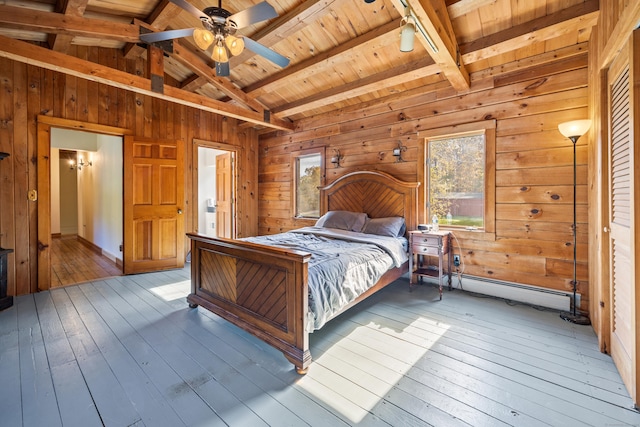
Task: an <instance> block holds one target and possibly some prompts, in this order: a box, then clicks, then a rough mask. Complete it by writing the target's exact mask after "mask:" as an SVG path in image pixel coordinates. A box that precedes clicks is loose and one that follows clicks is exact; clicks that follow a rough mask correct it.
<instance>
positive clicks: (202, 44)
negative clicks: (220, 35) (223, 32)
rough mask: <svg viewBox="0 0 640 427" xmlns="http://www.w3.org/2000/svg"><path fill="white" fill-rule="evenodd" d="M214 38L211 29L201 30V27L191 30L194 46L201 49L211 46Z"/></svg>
mask: <svg viewBox="0 0 640 427" xmlns="http://www.w3.org/2000/svg"><path fill="white" fill-rule="evenodd" d="M214 40H215V38H214V36H213V34H211V31H207V30H203V29H201V28H196V29H195V30H193V41H194V42H195V43H196V46H198V47H199V48H200V49H202V50H207V49H209V46H211V44H212V43H213V41H214Z"/></svg>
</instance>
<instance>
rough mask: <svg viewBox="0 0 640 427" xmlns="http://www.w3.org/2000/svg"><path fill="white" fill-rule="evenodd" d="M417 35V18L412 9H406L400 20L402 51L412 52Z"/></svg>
mask: <svg viewBox="0 0 640 427" xmlns="http://www.w3.org/2000/svg"><path fill="white" fill-rule="evenodd" d="M415 35H416V18H414V17H413V15H412V14H411V9H409V8H408V7H406V8H405V9H404V17H403V18H402V21H400V52H411V51H412V50H413V43H414V41H415Z"/></svg>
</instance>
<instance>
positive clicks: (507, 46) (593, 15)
mask: <svg viewBox="0 0 640 427" xmlns="http://www.w3.org/2000/svg"><path fill="white" fill-rule="evenodd" d="M594 3H595V6H596V8H597V3H598V2H597V0H591V1H589V2H588V3H581V4H580V5H578V6H575V7H573V8H568V9H565V10H563V11H560V12H557V13H556V14H555V15H553V16H552V17H551V16H550V17H544V18H540V19H536V20H534V21H531V22H529V23H525V24H522V25H519V26H517V27H514V28H515V29H516V31H512V30H511V29H510V30H505V31H501V32H499V33H496V34H492V35H490V36H487V37H483V38H481V39H478V40H477V41H474V42H472V43H467V44H465V45H461V46H460V50H461V52H462V58H463V60H464V62H465V63H466V64H471V63H474V62H477V61H480V60H483V59H487V58H490V57H493V56H496V55H500V54H503V53H505V52H510V51H513V50H516V49H518V48H521V47H525V46H527V45H530V44H531V41H532V40H535V41H539V42H541V41H544V40H549V39H552V38H555V37H558V36H562V35H564V34H571V33H575V32H576V31H577V30H579V29H581V28H588V27H590V26H592V25H595V23H596V20H597V13H598V12H597V10H596V11H594V10H593V8H594ZM496 43H498V44H499V47H498V48H494V44H496ZM470 49H475V50H470ZM436 68H437V67H436ZM436 68H434V67H428V68H425V72H427V70H428V72H430V73H434V72H438V71H439V70H437V69H436ZM376 76H377V78H379V79H380V80H379V82H378V83H377V84H376V83H375V78H376V77H375V76H371V77H370V78H369V79H368V80H366V81H365V80H364V79H361V80H358V81H356V82H352V83H349V84H347V85H344V86H341V87H338V88H336V89H332V90H330V91H326V92H323V93H319V94H317V95H315V96H313V97H308V98H305V99H303V100H299V101H296V102H292V103H289V104H287V105H283V106H280V107H278V108H274V109H273V111H274V112H275V113H278V114H279V115H281V116H288V115H292V114H294V113H301V112H304V111H308V110H311V109H313V108H319V107H322V106H324V105H329V104H330V103H332V102H334V101H336V98H335V93H336V91H338V92H337V93H339V91H346V92H345V93H344V94H343V97H342V99H344V98H348V97H349V96H358V95H362V94H364V93H367V92H369V91H373V90H377V89H378V88H380V87H385V86H386V85H388V84H392V83H390V82H388V81H387V80H386V78H387V76H385V75H384V73H380V74H377V75H376ZM424 76H426V74H423V75H422V77H424ZM398 77H402V76H398ZM396 84H399V83H396ZM358 85H362V86H363V87H362V88H360V87H358ZM247 92H248V93H250V94H253V92H251V91H247ZM323 97H324V98H323Z"/></svg>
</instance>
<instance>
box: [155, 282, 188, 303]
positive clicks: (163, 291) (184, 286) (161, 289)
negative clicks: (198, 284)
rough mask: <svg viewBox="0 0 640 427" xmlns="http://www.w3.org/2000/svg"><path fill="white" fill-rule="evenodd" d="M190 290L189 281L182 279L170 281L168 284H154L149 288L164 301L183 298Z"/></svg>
mask: <svg viewBox="0 0 640 427" xmlns="http://www.w3.org/2000/svg"><path fill="white" fill-rule="evenodd" d="M190 290H191V281H190V280H183V281H181V282H176V283H170V284H168V285H162V286H156V287H155V288H151V292H153V293H154V294H156V295H157V296H159V297H160V298H162V299H163V300H165V301H174V300H177V299H180V298H185V297H186V296H187V295H188V294H189V291H190Z"/></svg>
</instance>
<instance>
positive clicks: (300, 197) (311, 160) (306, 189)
mask: <svg viewBox="0 0 640 427" xmlns="http://www.w3.org/2000/svg"><path fill="white" fill-rule="evenodd" d="M294 159H295V160H294V169H295V171H294V177H295V180H294V186H295V190H294V191H295V195H294V199H295V216H296V218H319V217H320V190H318V187H319V186H321V185H322V152H319V151H317V150H316V151H311V152H300V153H294Z"/></svg>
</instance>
